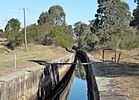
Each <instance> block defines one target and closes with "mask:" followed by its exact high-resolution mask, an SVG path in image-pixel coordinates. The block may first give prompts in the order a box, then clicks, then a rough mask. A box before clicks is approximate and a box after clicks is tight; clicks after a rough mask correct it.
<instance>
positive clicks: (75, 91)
mask: <svg viewBox="0 0 139 100" xmlns="http://www.w3.org/2000/svg"><path fill="white" fill-rule="evenodd" d="M67 100H87V82H86V73H85V70H84V68H83V66H76V68H75V75H74V79H73V83H72V86H71V89H70V91H69V94H68V97H67Z"/></svg>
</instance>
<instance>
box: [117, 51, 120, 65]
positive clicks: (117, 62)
mask: <svg viewBox="0 0 139 100" xmlns="http://www.w3.org/2000/svg"><path fill="white" fill-rule="evenodd" d="M120 57H121V53H119V56H118V60H117V63H118V62H119V61H120Z"/></svg>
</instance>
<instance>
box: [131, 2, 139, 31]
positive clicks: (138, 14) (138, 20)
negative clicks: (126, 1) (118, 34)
mask: <svg viewBox="0 0 139 100" xmlns="http://www.w3.org/2000/svg"><path fill="white" fill-rule="evenodd" d="M135 2H136V3H137V8H136V9H134V10H133V20H132V21H131V22H130V26H134V27H137V29H139V0H135Z"/></svg>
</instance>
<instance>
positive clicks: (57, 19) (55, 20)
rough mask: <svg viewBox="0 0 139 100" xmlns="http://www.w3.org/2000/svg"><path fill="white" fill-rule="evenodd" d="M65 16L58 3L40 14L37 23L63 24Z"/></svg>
mask: <svg viewBox="0 0 139 100" xmlns="http://www.w3.org/2000/svg"><path fill="white" fill-rule="evenodd" d="M65 16H66V15H65V12H64V10H63V8H62V7H61V6H59V5H54V6H52V7H50V9H49V10H48V12H47V11H46V12H43V13H41V14H40V17H39V19H38V24H40V25H42V24H44V23H49V24H52V25H63V24H65Z"/></svg>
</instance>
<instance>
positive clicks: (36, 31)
mask: <svg viewBox="0 0 139 100" xmlns="http://www.w3.org/2000/svg"><path fill="white" fill-rule="evenodd" d="M49 28H50V25H48V24H45V25H41V26H40V25H36V24H32V25H30V26H28V27H27V41H28V43H37V44H42V41H43V39H44V37H45V35H46V34H48V31H49V30H48V29H49ZM23 31H24V30H23Z"/></svg>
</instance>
